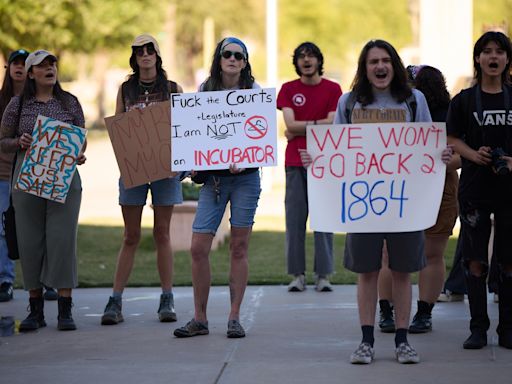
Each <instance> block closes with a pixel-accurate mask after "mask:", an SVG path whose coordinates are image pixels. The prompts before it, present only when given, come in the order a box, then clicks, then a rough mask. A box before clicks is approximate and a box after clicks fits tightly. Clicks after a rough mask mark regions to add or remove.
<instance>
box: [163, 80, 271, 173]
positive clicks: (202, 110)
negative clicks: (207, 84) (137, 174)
mask: <svg viewBox="0 0 512 384" xmlns="http://www.w3.org/2000/svg"><path fill="white" fill-rule="evenodd" d="M171 116H172V123H171V143H172V170H173V171H187V170H196V171H199V170H207V169H227V168H229V165H230V164H237V165H238V166H239V167H243V168H247V167H262V166H274V165H276V164H277V128H276V98H275V89H273V88H265V89H245V90H231V91H218V92H199V93H177V94H173V95H171Z"/></svg>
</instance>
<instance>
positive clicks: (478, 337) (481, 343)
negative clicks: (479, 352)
mask: <svg viewBox="0 0 512 384" xmlns="http://www.w3.org/2000/svg"><path fill="white" fill-rule="evenodd" d="M486 345H487V332H486V331H483V330H474V331H471V335H470V336H469V337H468V338H467V339H466V341H464V344H462V348H464V349H482V348H483V347H485V346H486Z"/></svg>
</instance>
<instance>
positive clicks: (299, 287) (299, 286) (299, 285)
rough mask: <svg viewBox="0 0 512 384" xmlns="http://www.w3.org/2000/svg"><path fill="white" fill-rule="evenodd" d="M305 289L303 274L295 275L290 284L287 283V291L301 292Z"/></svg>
mask: <svg viewBox="0 0 512 384" xmlns="http://www.w3.org/2000/svg"><path fill="white" fill-rule="evenodd" d="M305 289H306V279H305V277H304V275H297V276H295V278H294V279H293V280H292V282H291V283H290V284H288V292H302V291H304V290H305Z"/></svg>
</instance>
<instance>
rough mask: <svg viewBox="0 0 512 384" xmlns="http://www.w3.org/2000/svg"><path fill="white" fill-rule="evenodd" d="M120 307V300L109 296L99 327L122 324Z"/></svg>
mask: <svg viewBox="0 0 512 384" xmlns="http://www.w3.org/2000/svg"><path fill="white" fill-rule="evenodd" d="M122 306H123V305H122V301H121V298H114V297H112V296H110V298H109V299H108V303H107V306H106V307H105V311H104V312H103V316H101V325H116V324H119V323H121V322H123V321H124V318H123V314H122V313H121V309H122Z"/></svg>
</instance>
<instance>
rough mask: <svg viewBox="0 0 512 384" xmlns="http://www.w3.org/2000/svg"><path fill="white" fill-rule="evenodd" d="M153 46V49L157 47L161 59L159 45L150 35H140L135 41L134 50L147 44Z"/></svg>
mask: <svg viewBox="0 0 512 384" xmlns="http://www.w3.org/2000/svg"><path fill="white" fill-rule="evenodd" d="M150 43H151V44H153V47H155V51H156V54H157V55H158V56H159V57H160V58H161V57H162V55H160V47H159V46H158V43H157V42H156V40H155V38H154V37H153V36H151V35H148V34H142V35H139V36H137V37H136V38H135V40H133V43H132V48H133V47H142V46H143V45H146V44H150Z"/></svg>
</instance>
